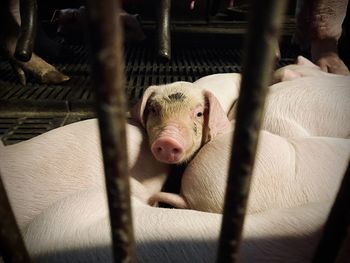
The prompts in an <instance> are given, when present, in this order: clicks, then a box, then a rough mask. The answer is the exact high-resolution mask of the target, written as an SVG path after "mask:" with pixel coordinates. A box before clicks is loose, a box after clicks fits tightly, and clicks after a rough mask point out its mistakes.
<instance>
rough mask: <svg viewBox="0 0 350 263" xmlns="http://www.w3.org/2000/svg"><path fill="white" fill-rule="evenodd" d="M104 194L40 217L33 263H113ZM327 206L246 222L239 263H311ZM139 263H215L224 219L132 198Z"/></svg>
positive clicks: (69, 200) (28, 234)
mask: <svg viewBox="0 0 350 263" xmlns="http://www.w3.org/2000/svg"><path fill="white" fill-rule="evenodd" d="M106 203H107V202H106V197H105V193H104V192H101V191H91V190H90V191H81V192H78V193H76V194H74V195H71V196H67V197H66V198H64V199H62V200H60V201H59V202H57V203H55V204H53V205H52V206H51V207H49V208H48V209H46V210H45V211H44V212H43V213H42V214H40V215H39V216H37V217H36V218H35V219H34V220H33V221H32V223H31V224H30V225H29V227H28V229H27V230H26V231H25V233H24V237H25V241H26V245H27V248H28V250H29V252H30V254H31V255H32V257H33V258H34V259H35V261H36V262H50V263H51V262H54V263H61V262H111V261H112V246H111V234H110V231H111V230H110V224H109V218H108V208H107V204H106ZM329 206H330V203H329V202H323V203H313V204H308V205H305V206H301V207H294V208H289V209H272V210H270V211H267V212H264V213H257V214H254V215H247V217H246V220H245V225H244V232H243V240H242V246H241V250H240V262H245V263H250V262H286V263H292V262H298V263H300V262H305V263H306V262H310V260H311V258H312V255H313V253H314V249H315V247H316V245H317V242H318V240H319V236H320V229H321V228H322V225H323V223H324V221H325V219H326V216H327V214H328V211H329ZM132 207H133V210H132V213H133V225H134V230H135V241H136V256H137V262H145V263H147V262H149V263H150V262H169V263H170V262H171V263H174V262H178V263H184V262H185V263H190V262H208V263H209V262H214V261H215V258H216V251H217V245H218V237H219V232H220V225H221V220H222V216H221V215H219V214H213V213H205V212H199V211H192V210H181V209H164V208H154V207H150V206H147V205H145V204H144V203H142V202H140V200H138V199H137V198H132Z"/></svg>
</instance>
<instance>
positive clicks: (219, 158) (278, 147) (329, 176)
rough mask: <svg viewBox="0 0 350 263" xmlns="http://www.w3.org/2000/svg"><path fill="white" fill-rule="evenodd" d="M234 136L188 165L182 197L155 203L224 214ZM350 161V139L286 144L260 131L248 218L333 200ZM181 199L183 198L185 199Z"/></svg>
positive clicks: (162, 198)
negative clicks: (272, 211) (260, 213)
mask: <svg viewBox="0 0 350 263" xmlns="http://www.w3.org/2000/svg"><path fill="white" fill-rule="evenodd" d="M231 140H232V132H229V133H226V134H223V135H220V136H217V137H216V138H215V139H214V140H213V141H211V142H209V143H207V144H206V145H204V146H203V147H202V148H201V150H200V151H199V152H198V153H197V155H196V157H195V158H194V159H193V160H192V161H191V162H190V163H189V164H188V166H187V168H186V170H185V172H184V175H183V178H182V183H181V194H180V196H175V195H174V194H171V195H168V194H167V193H157V194H155V195H154V196H153V197H152V198H151V202H155V201H161V202H167V203H170V204H172V205H174V206H176V207H181V208H186V205H187V208H190V209H195V210H200V211H206V212H214V213H221V212H222V209H223V202H224V194H225V190H226V182H227V174H228V168H229V161H230V156H231ZM349 157H350V140H348V139H339V138H326V137H308V138H295V139H285V138H283V137H280V136H277V135H274V134H272V133H270V132H267V131H261V132H260V140H259V145H258V150H257V154H256V161H255V167H254V172H253V181H252V185H251V190H250V192H251V194H250V198H249V203H248V213H249V214H251V213H257V212H261V211H266V210H268V209H272V208H283V207H293V206H300V205H303V204H307V203H309V202H319V201H324V200H332V199H333V198H334V196H335V194H336V192H337V189H338V187H339V184H340V181H341V178H342V176H343V174H344V172H345V169H346V166H347V162H348V160H349ZM181 197H182V198H183V199H182V200H181Z"/></svg>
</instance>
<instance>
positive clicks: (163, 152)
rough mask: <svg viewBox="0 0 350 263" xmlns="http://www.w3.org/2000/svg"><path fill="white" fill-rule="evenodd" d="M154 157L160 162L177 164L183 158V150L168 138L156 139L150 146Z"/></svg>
mask: <svg viewBox="0 0 350 263" xmlns="http://www.w3.org/2000/svg"><path fill="white" fill-rule="evenodd" d="M151 150H152V153H153V155H154V157H155V158H156V159H157V160H158V161H161V162H165V163H177V162H179V161H180V160H181V158H182V157H183V153H184V149H183V147H182V146H181V145H180V144H179V143H178V142H177V141H175V140H173V139H172V138H169V137H165V138H164V137H163V138H159V139H157V140H156V141H155V142H154V143H153V144H152V146H151Z"/></svg>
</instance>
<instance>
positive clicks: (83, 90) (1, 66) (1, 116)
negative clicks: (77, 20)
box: [0, 45, 296, 144]
mask: <svg viewBox="0 0 350 263" xmlns="http://www.w3.org/2000/svg"><path fill="white" fill-rule="evenodd" d="M68 48H69V49H70V50H71V51H72V54H73V55H72V56H68V57H66V58H65V60H64V61H62V62H60V61H59V62H56V63H53V64H54V65H55V66H56V67H57V68H58V69H59V70H61V71H62V72H64V73H65V74H67V75H69V76H70V77H71V79H70V80H69V81H68V82H66V83H64V84H61V85H38V84H37V83H36V82H35V81H34V80H33V79H31V78H29V79H28V83H27V85H26V86H22V85H21V84H20V83H19V82H18V80H17V79H16V77H15V75H14V73H13V71H12V68H11V67H10V65H9V64H8V63H7V61H4V60H1V59H0V136H1V137H2V141H3V142H4V143H5V144H13V143H16V142H19V141H22V140H26V139H29V138H32V137H35V136H37V135H39V134H41V133H43V132H46V131H48V130H50V129H53V128H57V127H60V126H62V125H65V124H68V123H70V122H73V121H78V120H81V119H86V118H92V117H94V116H95V113H94V96H93V93H92V89H91V78H90V73H89V64H88V55H87V52H86V49H85V48H83V47H81V46H69V47H68ZM172 52H173V53H172V60H171V61H169V62H167V61H160V60H158V59H157V58H156V56H155V51H154V49H153V47H152V46H149V45H145V46H131V47H127V48H126V49H125V74H126V95H127V98H128V101H129V104H130V105H132V104H134V103H135V102H136V101H137V100H138V98H139V97H140V96H141V95H142V93H143V91H144V89H145V88H147V87H148V86H150V85H157V84H164V83H169V82H174V81H180V80H181V81H195V80H196V79H198V78H201V77H202V76H205V75H209V74H215V73H226V72H240V71H241V66H240V64H241V57H242V51H241V50H240V49H239V48H237V47H220V48H216V47H182V46H179V47H176V48H173V51H172ZM295 55H296V52H294V51H293V49H287V50H286V51H285V52H284V53H282V56H283V59H282V60H281V61H280V63H279V66H283V65H285V64H289V63H291V62H292V61H293V60H294V58H295Z"/></svg>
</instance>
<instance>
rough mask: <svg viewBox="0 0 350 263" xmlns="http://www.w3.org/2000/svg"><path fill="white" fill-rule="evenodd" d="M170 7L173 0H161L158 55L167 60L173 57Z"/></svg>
mask: <svg viewBox="0 0 350 263" xmlns="http://www.w3.org/2000/svg"><path fill="white" fill-rule="evenodd" d="M170 8H171V0H159V10H158V13H159V14H158V32H157V35H158V55H159V56H160V57H161V58H165V59H167V60H170V58H171V40H170Z"/></svg>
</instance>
